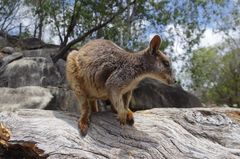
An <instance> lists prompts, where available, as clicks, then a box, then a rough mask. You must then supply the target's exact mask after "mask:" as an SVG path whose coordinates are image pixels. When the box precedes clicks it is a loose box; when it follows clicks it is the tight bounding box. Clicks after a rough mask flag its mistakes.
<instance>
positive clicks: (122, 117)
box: [118, 112, 127, 125]
mask: <svg viewBox="0 0 240 159" xmlns="http://www.w3.org/2000/svg"><path fill="white" fill-rule="evenodd" d="M118 119H119V121H120V125H125V124H126V121H127V112H122V113H118Z"/></svg>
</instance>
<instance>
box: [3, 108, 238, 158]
mask: <svg viewBox="0 0 240 159" xmlns="http://www.w3.org/2000/svg"><path fill="white" fill-rule="evenodd" d="M134 116H135V124H134V126H133V127H130V126H127V125H125V126H122V127H121V126H120V125H119V122H118V121H117V119H116V117H115V115H114V114H113V113H108V112H105V113H96V114H93V115H92V118H91V125H90V128H89V131H88V134H87V136H85V137H81V136H80V134H79V131H78V127H77V120H78V118H77V116H75V115H72V114H65V113H63V112H57V111H46V110H19V111H16V112H1V113H0V121H1V122H2V123H3V124H1V127H0V129H1V131H0V132H3V133H2V136H1V137H0V141H1V140H2V141H1V142H0V144H1V146H0V152H2V153H0V155H1V156H0V157H1V158H4V157H6V158H19V157H20V156H22V158H47V157H48V158H49V159H52V158H54V159H55V158H56V159H57V158H68V159H71V158H153V159H161V158H165V159H172V158H181V159H183V158H199V159H202V158H211V159H219V158H231V159H237V158H240V144H239V143H240V134H239V132H240V110H239V109H230V108H226V109H223V108H213V109H206V108H200V109H199V108H198V109H196V108H193V109H175V108H168V109H151V110H147V111H139V112H136V113H135V114H134ZM3 125H4V126H5V127H4V126H3ZM9 131H11V133H10V132H9ZM0 135H1V134H0ZM9 135H10V140H9Z"/></svg>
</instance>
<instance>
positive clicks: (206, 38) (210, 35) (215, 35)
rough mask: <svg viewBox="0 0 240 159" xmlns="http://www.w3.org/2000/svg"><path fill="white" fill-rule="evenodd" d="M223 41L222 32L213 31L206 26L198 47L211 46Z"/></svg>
mask: <svg viewBox="0 0 240 159" xmlns="http://www.w3.org/2000/svg"><path fill="white" fill-rule="evenodd" d="M223 41H224V34H223V33H221V32H214V31H213V30H212V29H211V28H207V29H206V31H205V32H204V34H203V37H202V38H201V39H200V44H199V46H200V47H208V46H213V45H216V44H218V43H221V42H223Z"/></svg>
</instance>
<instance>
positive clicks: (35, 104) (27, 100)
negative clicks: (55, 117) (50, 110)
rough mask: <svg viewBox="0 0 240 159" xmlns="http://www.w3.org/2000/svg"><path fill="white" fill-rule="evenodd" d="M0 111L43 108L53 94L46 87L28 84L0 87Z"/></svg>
mask: <svg viewBox="0 0 240 159" xmlns="http://www.w3.org/2000/svg"><path fill="white" fill-rule="evenodd" d="M0 92H1V95H0V112H1V111H4V110H11V111H14V110H17V109H22V108H25V109H29V108H31V109H44V108H46V107H47V106H48V104H49V103H50V101H51V100H52V98H53V96H52V94H51V93H50V91H49V90H48V89H46V88H41V87H37V86H28V87H20V88H5V87H0Z"/></svg>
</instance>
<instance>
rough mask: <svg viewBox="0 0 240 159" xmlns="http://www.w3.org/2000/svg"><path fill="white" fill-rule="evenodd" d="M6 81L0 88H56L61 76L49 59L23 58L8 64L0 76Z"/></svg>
mask: <svg viewBox="0 0 240 159" xmlns="http://www.w3.org/2000/svg"><path fill="white" fill-rule="evenodd" d="M1 78H4V79H6V82H5V83H4V85H1V86H2V87H13V88H15V87H22V86H30V85H33V86H49V85H51V86H57V85H59V83H60V81H59V80H60V79H61V76H60V74H59V72H58V71H57V70H56V67H55V66H54V64H53V62H52V61H51V59H48V58H44V57H24V58H21V59H19V60H16V61H13V62H11V63H10V64H8V65H7V66H6V68H5V70H4V72H3V73H2V75H1Z"/></svg>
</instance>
